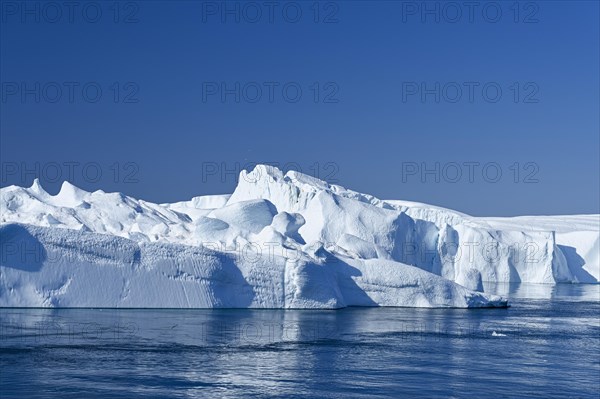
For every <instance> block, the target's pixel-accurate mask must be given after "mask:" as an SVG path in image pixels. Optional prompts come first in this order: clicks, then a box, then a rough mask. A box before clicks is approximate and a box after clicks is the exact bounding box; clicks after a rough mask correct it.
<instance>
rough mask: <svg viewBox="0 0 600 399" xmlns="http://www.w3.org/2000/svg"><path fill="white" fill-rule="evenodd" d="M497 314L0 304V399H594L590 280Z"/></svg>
mask: <svg viewBox="0 0 600 399" xmlns="http://www.w3.org/2000/svg"><path fill="white" fill-rule="evenodd" d="M488 288H490V289H492V290H494V291H495V292H497V293H501V294H504V295H507V296H508V297H509V298H510V299H511V304H512V307H510V308H508V309H474V310H460V309H407V308H349V309H342V310H336V311H308V310H233V309H231V310H133V309H121V310H114V309H55V310H51V309H0V397H1V398H3V399H4V398H38V397H39V398H47V397H61V398H65V397H73V398H94V397H107V398H136V397H157V398H167V397H174V398H188V397H189V398H193V397H223V398H229V397H231V398H240V397H244V398H251V397H286V398H288V397H303V398H318V397H329V398H338V397H353V398H373V397H399V398H407V397H426V398H432V397H440V398H441V397H460V398H462V397H472V398H482V397H483V398H513V397H538V398H595V399H597V398H598V397H600V285H557V286H548V285H503V286H495V287H488Z"/></svg>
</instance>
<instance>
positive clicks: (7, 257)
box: [0, 224, 47, 272]
mask: <svg viewBox="0 0 600 399" xmlns="http://www.w3.org/2000/svg"><path fill="white" fill-rule="evenodd" d="M46 258H47V254H46V250H45V248H44V245H43V244H42V243H41V242H40V241H39V240H38V239H37V238H36V237H34V236H33V235H32V234H31V233H30V232H29V231H28V230H27V229H26V228H25V227H23V226H21V225H20V224H7V225H5V226H2V227H0V265H1V266H5V267H10V268H13V269H19V270H24V271H27V272H37V271H40V270H41V268H42V265H43V264H44V261H45V260H46Z"/></svg>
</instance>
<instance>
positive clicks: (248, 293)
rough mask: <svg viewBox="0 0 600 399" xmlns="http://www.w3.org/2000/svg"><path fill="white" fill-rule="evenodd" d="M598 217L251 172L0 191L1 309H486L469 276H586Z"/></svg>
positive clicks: (488, 300) (544, 279)
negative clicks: (228, 186) (176, 197)
mask: <svg viewBox="0 0 600 399" xmlns="http://www.w3.org/2000/svg"><path fill="white" fill-rule="evenodd" d="M599 225H600V217H599V215H577V216H535V217H534V216H529V217H516V218H477V217H471V216H469V215H465V214H462V213H459V212H455V211H452V210H448V209H444V208H440V207H434V206H430V205H426V204H420V203H414V202H408V201H391V200H390V201H388V200H380V199H378V198H375V197H373V196H370V195H367V194H361V193H358V192H355V191H352V190H348V189H345V188H343V187H341V186H337V185H329V184H327V183H326V182H323V181H321V180H318V179H315V178H313V177H311V176H308V175H304V174H301V173H297V172H288V173H287V174H283V172H281V171H280V170H278V169H276V168H274V167H270V166H265V165H258V166H257V167H256V168H255V169H254V170H253V171H250V172H247V171H242V173H241V174H240V178H239V183H238V185H237V187H236V189H235V191H234V192H233V193H232V194H231V195H211V196H203V197H196V198H193V199H192V200H190V201H186V202H178V203H173V204H154V203H150V202H147V201H143V200H138V199H135V198H131V197H128V196H126V195H123V194H121V193H105V192H103V191H95V192H91V193H90V192H86V191H84V190H81V189H79V188H77V187H75V186H73V185H72V184H70V183H68V182H65V183H64V184H63V186H62V188H61V190H60V192H59V193H58V194H57V195H55V196H52V195H50V194H48V193H47V192H45V191H44V189H43V188H42V187H41V186H40V184H39V182H38V181H37V180H36V181H35V182H34V184H33V185H32V186H31V187H29V188H24V187H17V186H9V187H5V188H2V189H0V239H1V246H0V255H1V256H0V258H1V259H0V306H4V307H6V306H18V307H46V306H48V307H152V308H155V307H159V308H160V307H170V308H180V307H181V308H188V307H190V308H212V307H234V308H238V307H244V308H245V307H251V308H323V309H332V308H341V307H345V306H409V307H496V306H506V304H507V302H506V300H505V299H503V298H501V297H498V296H493V295H489V294H486V293H483V292H481V291H483V284H482V282H499V283H504V282H527V283H559V282H570V283H577V282H585V283H597V282H598V281H599V280H600V270H599V269H600V268H599V261H600V259H599V256H598V252H599V251H600V246H599V231H600V227H599Z"/></svg>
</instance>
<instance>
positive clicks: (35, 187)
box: [29, 177, 47, 194]
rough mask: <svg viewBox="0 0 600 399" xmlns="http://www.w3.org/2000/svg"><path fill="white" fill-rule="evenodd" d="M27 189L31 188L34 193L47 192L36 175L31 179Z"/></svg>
mask: <svg viewBox="0 0 600 399" xmlns="http://www.w3.org/2000/svg"><path fill="white" fill-rule="evenodd" d="M29 190H31V191H32V192H33V193H35V194H47V193H46V190H44V188H43V187H42V184H41V183H40V179H38V178H37V177H36V178H35V179H34V180H33V184H32V185H31V187H29Z"/></svg>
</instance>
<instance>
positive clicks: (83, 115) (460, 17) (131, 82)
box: [0, 1, 600, 216]
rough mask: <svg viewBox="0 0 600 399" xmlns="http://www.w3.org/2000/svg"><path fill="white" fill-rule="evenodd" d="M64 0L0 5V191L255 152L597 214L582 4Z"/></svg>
mask: <svg viewBox="0 0 600 399" xmlns="http://www.w3.org/2000/svg"><path fill="white" fill-rule="evenodd" d="M75 3H76V4H75V6H74V8H73V9H69V8H67V7H66V6H64V4H63V3H62V2H58V3H53V4H54V6H48V5H47V3H44V2H36V1H32V2H27V3H22V2H10V1H2V2H1V5H2V8H1V13H2V14H1V17H2V19H1V21H0V23H1V28H0V31H1V38H0V43H1V53H0V59H1V61H0V72H1V81H2V99H1V101H2V102H1V103H0V105H1V107H2V110H1V115H0V124H1V149H0V155H1V158H2V159H1V161H2V181H1V185H2V186H6V185H10V184H18V185H29V184H31V182H32V180H33V178H34V177H35V176H34V175H36V174H37V175H39V176H40V177H41V180H42V184H43V185H44V186H45V187H46V188H47V189H48V190H49V191H51V192H56V191H57V190H58V187H59V185H60V183H59V182H58V181H59V180H60V181H62V180H64V179H67V178H69V179H70V180H71V181H72V182H74V183H75V184H76V185H78V186H81V187H83V188H85V189H87V190H95V189H103V190H105V191H121V192H124V193H126V194H128V195H132V196H135V197H139V198H143V199H147V200H150V201H155V202H169V201H178V200H185V199H188V198H190V197H192V196H197V195H203V194H214V193H227V192H231V191H232V190H233V188H234V187H235V184H236V182H235V178H234V177H233V175H231V174H225V176H220V175H217V174H219V173H220V172H222V171H223V170H224V169H227V170H233V171H236V173H237V170H238V169H239V168H240V167H243V166H244V165H245V164H247V163H257V162H262V163H278V164H279V165H282V166H284V167H285V168H286V169H290V168H291V169H301V170H302V171H303V172H306V173H310V174H313V175H314V174H319V176H320V177H328V178H329V180H332V178H333V179H335V181H336V182H337V183H339V184H342V185H344V186H346V187H349V188H352V189H354V190H357V191H361V192H366V193H371V194H373V195H375V196H377V197H380V198H388V199H396V198H397V199H407V200H414V201H422V202H428V203H432V204H436V205H441V206H445V207H450V208H454V209H457V210H460V211H463V212H466V213H471V214H474V215H500V216H501V215H522V214H573V213H598V212H600V210H599V202H600V198H599V191H600V188H599V180H600V177H599V173H600V172H599V170H600V161H599V151H600V143H599V136H600V126H599V112H600V111H599V110H600V99H599V87H600V82H599V71H600V65H599V48H600V43H599V37H600V34H599V28H598V25H599V18H600V12H599V7H598V2H597V1H587V2H584V1H580V2H560V1H540V2H520V3H515V2H512V1H507V2H504V1H501V2H485V1H484V2H478V5H477V6H474V7H475V8H474V9H470V8H469V7H468V6H466V5H465V3H464V2H457V3H450V5H448V4H449V3H445V2H428V3H427V5H425V6H424V5H423V4H424V3H422V2H391V1H369V2H367V1H340V2H319V3H316V4H315V2H312V1H299V2H278V1H274V2H272V3H268V4H272V6H270V5H266V4H267V3H265V2H262V1H261V2H250V3H248V2H229V3H227V7H228V9H227V10H225V11H226V12H225V13H223V10H222V9H221V7H222V3H221V2H194V1H169V2H167V1H139V2H120V3H117V4H118V7H117V8H116V9H115V7H114V4H115V3H114V2H113V1H106V2H104V1H99V2H95V3H86V2H75ZM23 4H26V6H23ZM56 4H59V6H58V8H57V7H56ZM23 7H27V8H26V9H23ZM53 7H54V8H53ZM425 7H426V8H425ZM98 11H99V12H100V13H101V14H98ZM298 12H301V15H300V14H298ZM498 12H499V13H500V14H498ZM97 15H99V16H98V17H97ZM315 83H316V84H315ZM236 84H239V86H237V87H238V89H236ZM84 88H85V90H84ZM298 88H299V89H300V90H301V91H302V94H301V96H299V97H298V95H297V90H298ZM98 89H100V90H101V97H99V98H96V97H97V90H98ZM257 89H258V90H260V93H259V91H258V90H257ZM498 89H500V90H501V96H498V95H497V90H498ZM459 90H460V92H459ZM236 91H237V92H236ZM236 96H237V97H239V98H237V99H236ZM236 100H239V102H238V101H236ZM436 168H437V171H436ZM423 169H428V170H433V171H432V172H430V173H425V174H422V172H423ZM498 171H500V172H501V173H502V175H501V176H500V177H497V173H498ZM517 171H518V172H519V173H518V174H517V173H516V172H517ZM98 172H101V173H102V175H101V176H100V177H97V176H96V175H97V173H98ZM117 172H119V173H117ZM457 173H460V175H458V174H457ZM470 175H471V176H470ZM436 180H437V181H436Z"/></svg>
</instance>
